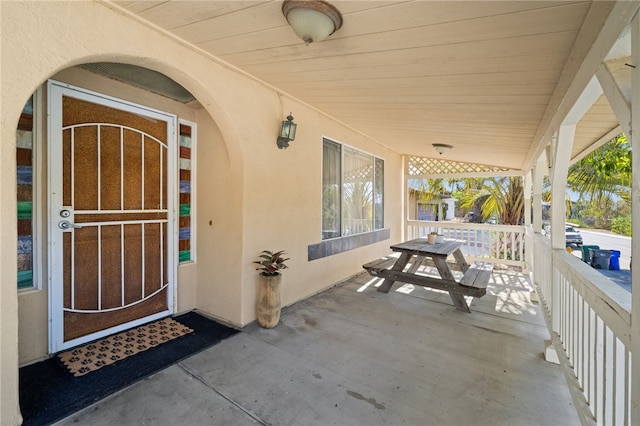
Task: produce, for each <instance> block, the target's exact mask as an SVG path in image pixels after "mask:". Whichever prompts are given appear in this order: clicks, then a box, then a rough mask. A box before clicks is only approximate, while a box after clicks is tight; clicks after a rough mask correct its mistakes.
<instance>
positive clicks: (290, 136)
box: [278, 113, 298, 149]
mask: <svg viewBox="0 0 640 426" xmlns="http://www.w3.org/2000/svg"><path fill="white" fill-rule="evenodd" d="M296 127H298V125H297V124H296V123H294V122H293V116H292V115H291V113H289V115H288V116H287V119H286V121H283V122H282V128H281V129H280V136H278V148H280V149H284V148H288V147H289V142H291V141H294V140H295V139H296Z"/></svg>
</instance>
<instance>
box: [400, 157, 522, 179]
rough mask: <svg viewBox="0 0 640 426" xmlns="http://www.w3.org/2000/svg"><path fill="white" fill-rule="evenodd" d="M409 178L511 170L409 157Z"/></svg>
mask: <svg viewBox="0 0 640 426" xmlns="http://www.w3.org/2000/svg"><path fill="white" fill-rule="evenodd" d="M407 168H408V174H409V176H422V175H448V174H461V173H487V172H488V173H495V172H508V171H511V169H506V168H502V167H494V166H486V165H484V164H474V163H462V162H457V161H450V160H440V159H437V158H427V157H409V161H408V166H407Z"/></svg>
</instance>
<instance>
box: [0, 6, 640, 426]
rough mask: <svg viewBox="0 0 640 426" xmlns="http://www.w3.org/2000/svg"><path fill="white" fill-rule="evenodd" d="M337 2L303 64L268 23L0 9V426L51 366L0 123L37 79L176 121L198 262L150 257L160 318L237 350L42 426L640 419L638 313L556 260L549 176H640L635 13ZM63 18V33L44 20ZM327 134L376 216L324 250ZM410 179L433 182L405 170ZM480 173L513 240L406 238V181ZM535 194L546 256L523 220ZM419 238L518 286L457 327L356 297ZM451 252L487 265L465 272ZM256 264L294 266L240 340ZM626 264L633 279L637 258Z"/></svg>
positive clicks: (559, 181)
mask: <svg viewBox="0 0 640 426" xmlns="http://www.w3.org/2000/svg"><path fill="white" fill-rule="evenodd" d="M336 4H337V6H338V8H339V9H340V10H341V11H342V13H343V14H344V17H345V25H344V27H343V29H342V30H341V32H337V33H336V34H334V35H333V36H331V37H330V38H329V39H328V40H327V41H325V42H323V43H318V44H313V45H311V46H305V45H304V43H302V42H301V41H300V40H297V39H296V37H295V35H293V33H292V32H291V29H290V28H289V26H288V25H287V23H286V20H283V16H282V13H281V10H280V9H281V3H280V2H242V1H237V2H215V1H213V2H194V3H183V2H177V1H176V2H174V1H169V2H136V1H132V2H129V1H96V2H57V3H39V2H22V3H20V4H19V3H11V2H8V3H3V2H0V13H2V16H1V17H2V42H3V51H2V61H3V69H2V73H3V74H2V96H1V97H0V98H1V102H2V111H3V112H2V117H3V120H2V123H0V124H1V130H2V134H1V135H2V141H1V142H2V144H1V150H0V160H1V162H2V164H3V167H2V171H0V174H1V175H2V181H3V182H7V185H3V186H2V187H0V198H1V199H2V206H1V207H0V208H1V209H2V223H1V224H0V239H1V240H2V241H6V242H7V243H6V244H3V247H2V248H1V249H0V250H1V251H2V255H1V256H0V266H1V267H2V271H3V276H2V277H1V280H2V285H1V286H0V296H1V297H0V320H1V321H0V338H1V339H2V340H1V345H2V346H1V348H0V359H1V360H2V363H1V364H2V365H1V366H0V368H1V377H2V380H0V391H1V392H0V404H1V405H0V408H1V410H0V416H1V417H0V423H2V424H9V425H13V424H19V423H20V422H21V421H22V418H21V415H20V401H19V398H18V370H19V367H20V366H22V365H27V364H30V363H34V362H37V361H39V360H41V359H45V358H47V357H50V356H52V355H53V353H52V352H53V351H51V350H49V347H48V346H47V344H48V339H49V334H50V333H51V332H52V330H50V329H49V323H50V321H49V318H50V312H49V311H50V310H51V304H50V301H49V299H48V297H49V296H48V292H49V291H50V290H51V289H52V287H51V282H50V274H51V272H52V271H50V270H49V269H48V268H49V267H50V264H49V263H48V260H47V251H48V250H50V246H49V235H48V234H47V232H48V230H50V229H49V228H48V227H50V224H48V223H47V220H46V219H47V213H46V209H47V198H48V196H49V190H48V189H47V183H48V182H47V179H48V178H47V177H46V176H45V174H44V171H43V172H42V173H43V174H42V175H40V176H39V180H40V183H42V184H44V185H43V186H42V188H40V189H39V190H38V191H39V192H34V194H35V195H34V197H35V196H37V197H39V201H41V209H42V210H41V212H40V213H39V214H40V217H39V218H38V217H36V218H35V219H34V220H38V219H39V220H40V222H39V223H37V224H36V225H40V229H36V231H38V232H39V234H37V235H36V233H34V235H36V237H38V238H39V240H37V241H36V242H37V243H39V244H40V252H37V250H36V251H34V256H35V259H36V261H35V262H34V276H35V277H36V278H34V283H35V284H34V286H32V287H30V288H28V289H18V288H16V283H15V276H14V274H13V272H14V271H15V269H16V268H15V265H16V263H17V262H16V252H17V250H16V244H15V241H16V240H17V238H16V236H17V235H16V222H17V221H18V216H17V214H16V212H17V208H16V207H17V206H16V185H15V183H16V126H17V123H18V122H19V117H20V115H21V111H22V108H23V106H24V104H25V101H26V100H27V99H29V97H30V96H31V95H32V94H34V92H35V91H36V90H38V88H39V87H40V86H42V85H43V84H44V83H45V82H46V81H47V80H48V79H52V78H54V79H55V78H57V79H59V80H60V81H62V82H63V83H66V84H72V85H78V84H80V83H83V84H85V86H86V87H84V88H86V89H90V90H92V91H96V92H99V93H104V94H106V95H107V96H114V97H118V98H123V99H125V100H127V101H128V102H135V103H140V104H144V105H147V106H150V107H151V108H160V109H163V110H165V109H166V110H167V111H169V112H173V113H174V114H176V115H177V116H178V117H181V118H186V119H188V121H190V122H191V121H192V122H194V123H197V124H198V126H199V127H198V129H200V130H201V132H200V136H201V137H202V138H201V139H202V143H201V144H200V145H199V147H198V151H197V154H194V158H193V159H194V163H195V160H197V162H198V164H199V169H198V171H197V172H195V171H194V181H193V182H194V183H198V185H197V186H198V188H199V189H198V191H199V192H195V191H194V200H197V202H194V204H193V208H194V216H193V220H194V223H196V224H197V227H194V228H193V235H194V239H193V244H194V250H195V248H197V250H198V257H195V256H194V257H193V258H192V260H190V261H189V262H187V263H185V264H178V262H177V261H176V260H175V259H172V260H171V261H172V262H174V263H175V268H176V271H175V273H174V277H173V278H174V281H175V282H174V283H173V285H174V287H173V288H174V290H175V291H174V292H175V296H176V298H175V300H174V301H173V305H172V312H173V313H180V312H188V311H192V310H196V311H199V312H202V313H203V314H206V315H209V316H211V317H213V318H216V319H218V320H220V321H221V322H224V323H226V324H230V325H232V326H234V327H236V328H242V329H243V332H242V333H240V334H239V335H237V336H235V337H233V338H230V339H228V340H226V341H224V342H223V343H222V344H219V345H217V346H215V347H213V348H211V349H209V350H207V351H205V352H202V353H200V354H198V355H196V356H194V357H191V358H189V359H188V360H185V361H183V362H181V363H179V364H177V365H174V366H172V367H170V368H169V369H167V370H166V371H163V372H161V373H159V374H157V375H155V376H153V377H150V378H148V379H146V380H144V381H142V382H139V383H138V384H136V385H134V386H132V387H131V388H129V389H127V390H126V391H123V392H121V393H119V394H116V395H114V396H112V397H111V398H109V399H108V400H105V401H104V402H101V403H99V404H98V405H96V406H93V407H91V408H89V409H87V410H85V411H83V412H81V413H78V414H77V415H76V416H74V417H71V418H69V419H67V420H65V421H64V422H63V423H64V424H74V423H75V422H80V423H91V424H100V422H102V423H103V424H114V423H119V424H139V423H144V422H157V423H178V422H182V423H184V424H200V423H206V422H213V423H221V424H230V423H239V424H253V423H258V424H328V423H338V424H348V423H351V424H362V423H366V424H382V423H402V422H405V423H407V424H425V423H426V424H464V423H474V424H579V423H581V424H614V425H617V424H637V423H638V418H640V356H632V355H633V354H636V355H637V354H640V321H638V318H640V293H638V292H635V293H633V294H632V295H629V294H623V293H620V292H618V291H616V290H615V287H611V286H609V285H608V282H607V280H606V279H605V278H603V277H602V276H600V275H597V274H593V273H592V272H593V271H591V270H589V268H588V267H586V266H585V265H584V264H582V263H581V262H580V261H579V260H578V259H577V258H575V257H572V256H570V255H569V254H568V253H567V252H566V251H565V241H564V223H565V211H564V208H563V206H564V197H565V183H566V176H567V169H568V167H569V165H570V164H571V163H572V162H575V161H577V160H579V159H580V158H582V157H583V156H585V155H587V154H588V153H589V152H592V151H593V150H595V149H596V148H597V147H599V146H601V145H603V144H604V143H606V142H607V141H608V140H610V139H611V138H613V137H615V136H616V135H618V134H620V133H621V132H624V133H625V134H627V136H628V137H629V140H630V142H631V144H632V147H633V148H634V149H633V151H635V153H636V155H635V156H634V158H633V169H634V170H635V171H638V170H640V157H639V156H638V155H637V153H638V152H640V151H639V150H640V140H639V139H638V138H637V137H632V136H633V133H634V132H633V131H632V130H633V129H638V128H640V107H639V105H640V65H639V64H640V19H639V18H638V16H637V12H638V9H639V8H640V3H639V2H634V1H612V2H606V1H587V2H583V1H558V2H546V1H540V2H537V1H533V2H519V1H513V2H422V1H416V2H404V1H390V2H373V1H372V2H367V1H362V2H348V1H345V2H336ZM185 5H191V6H192V7H195V9H193V8H191V7H186V6H185ZM195 5H197V7H196V6H195ZM70 15H73V16H75V17H77V19H76V22H75V24H74V25H73V26H69V25H64V22H66V21H67V20H68V17H69V16H70ZM107 34H108V36H107ZM42 40H50V41H52V42H51V43H49V44H47V43H43V42H42ZM79 40H81V41H82V42H81V43H79V42H78V41H79ZM177 58H180V61H178V60H177ZM92 63H116V64H120V63H122V64H131V65H135V66H138V67H141V68H144V69H147V70H152V71H156V72H159V73H161V74H164V75H165V76H168V77H170V79H173V80H174V81H175V82H177V83H178V85H181V86H183V87H184V88H186V89H187V91H190V92H191V93H192V94H193V95H194V97H195V100H194V101H192V102H190V103H189V104H179V105H178V104H176V103H175V102H174V101H169V100H167V99H165V97H163V96H160V95H157V94H155V93H151V91H149V90H147V89H146V88H140V87H135V88H134V87H133V86H132V85H130V84H129V82H121V81H117V82H114V81H113V80H112V79H110V78H108V77H105V76H102V75H99V76H96V75H89V74H87V73H88V72H89V71H87V70H84V69H81V68H82V66H83V65H86V64H92ZM65 79H66V80H65ZM79 82H80V83H79ZM291 110H293V111H292V114H293V115H294V116H295V117H296V121H297V122H298V124H299V128H298V135H297V140H296V141H295V142H294V143H292V144H291V146H290V147H289V148H288V149H287V150H281V149H278V148H277V146H276V141H275V139H276V134H277V131H278V126H279V124H280V122H281V120H282V119H283V118H284V117H285V116H286V114H287V113H288V112H289V111H291ZM40 124H41V125H42V124H46V123H44V122H43V123H40ZM44 127H45V126H43V128H44ZM326 138H332V139H331V141H333V142H332V143H334V145H340V146H342V145H344V146H345V147H346V148H347V149H351V148H353V147H355V148H356V149H357V150H358V151H359V152H358V153H357V154H358V155H360V154H364V155H365V156H366V157H367V158H371V159H373V162H372V163H371V164H372V165H373V166H377V165H379V164H382V165H383V171H384V173H383V174H382V179H381V182H378V181H376V182H375V184H380V185H379V187H382V188H384V192H383V197H379V199H378V200H377V201H380V200H381V201H382V202H378V204H376V209H377V210H375V212H376V214H380V213H382V214H381V215H379V216H378V217H376V219H377V220H378V221H374V220H373V219H371V218H367V224H366V227H362V228H359V227H356V226H353V227H351V228H349V229H348V230H347V231H349V232H345V228H344V227H343V228H342V229H340V228H337V229H334V228H326V229H325V226H324V223H323V220H324V219H325V211H324V207H325V206H324V205H323V198H322V197H323V194H321V191H322V190H324V189H325V188H321V187H322V183H321V182H322V180H323V177H324V176H323V161H324V158H323V143H324V142H325V140H326ZM44 139H45V140H46V138H44ZM443 139H445V140H444V142H447V143H450V144H452V145H453V149H452V150H450V151H449V152H447V153H445V154H443V155H439V154H438V153H436V151H435V150H434V149H433V146H432V144H433V143H440V142H443ZM331 141H330V142H331ZM44 147H45V149H46V143H45V145H44ZM194 152H195V150H194ZM411 158H414V159H425V158H428V159H429V162H431V163H432V164H435V165H436V167H434V168H428V169H424V170H423V169H420V168H412V167H410V166H411ZM380 162H382V163H380ZM43 164H44V163H43ZM455 164H457V165H458V166H451V165H455ZM44 165H45V166H46V164H44ZM438 167H440V169H438ZM45 168H46V167H45ZM495 175H500V176H505V175H507V176H518V177H521V178H522V179H523V180H524V182H525V191H524V194H525V195H524V202H525V222H524V224H522V225H518V226H503V225H477V226H475V225H472V224H457V225H449V224H446V222H425V221H410V220H409V219H408V218H409V215H408V214H407V210H408V205H409V204H408V202H407V198H408V197H407V193H408V191H407V188H408V185H407V181H408V179H410V178H412V177H415V176H426V177H438V178H442V177H483V176H495ZM639 175H640V174H638V173H635V175H634V182H633V196H632V200H633V209H634V212H635V214H634V215H633V222H634V229H635V230H636V234H637V232H638V231H637V230H638V229H640V215H638V214H637V211H638V210H640V193H639V191H640V190H639V188H640V180H639V179H640V178H639V177H638V176H639ZM36 176H37V175H36ZM546 176H548V177H550V179H551V185H552V197H553V198H552V205H553V206H554V207H555V208H554V209H553V211H552V223H551V238H550V239H549V238H548V237H546V236H543V235H542V221H541V211H542V208H541V206H542V182H543V179H544V177H546ZM37 177H38V176H37ZM368 179H370V180H371V183H372V185H373V183H374V181H373V178H372V177H368ZM267 181H268V182H276V183H277V184H274V185H265V182H267ZM194 187H195V185H194ZM372 204H373V203H372ZM174 207H175V206H174ZM372 210H373V207H372ZM53 213H54V214H55V213H56V212H53ZM344 219H345V222H347V220H348V219H353V218H352V217H349V218H344ZM34 223H36V222H34ZM34 228H37V226H35V227H34ZM53 228H54V229H55V226H54V227H53ZM433 228H436V229H438V230H441V229H443V228H447V229H446V232H447V233H448V235H449V236H451V237H452V238H456V239H460V240H462V241H465V243H466V244H467V251H466V252H465V253H466V255H467V256H469V257H470V259H471V260H476V259H479V260H486V261H491V262H494V263H496V264H500V265H508V266H511V267H514V266H515V267H520V268H521V272H516V271H509V270H508V269H496V270H495V272H494V274H493V278H492V281H491V283H490V285H489V290H488V293H487V295H486V296H484V297H483V298H480V299H475V300H474V301H473V302H472V304H471V310H472V313H471V314H462V313H460V312H458V311H456V310H455V309H454V308H453V307H452V305H451V302H450V300H449V298H448V296H447V295H446V294H443V293H438V292H434V291H432V290H428V289H423V288H411V287H408V286H401V285H400V284H396V286H395V287H394V288H393V290H392V292H390V293H389V294H381V293H378V292H377V291H376V290H375V286H376V285H378V284H379V282H376V280H375V279H373V278H372V277H369V276H368V275H366V274H365V273H364V272H363V271H362V269H361V265H362V264H363V263H365V262H367V261H370V260H373V259H375V258H378V257H380V256H384V255H386V254H388V253H389V246H390V245H391V244H393V243H398V242H401V241H405V240H408V239H411V238H415V237H418V236H421V235H425V233H426V232H428V231H429V230H431V229H433ZM283 230H286V232H284V231H283ZM326 230H331V232H336V233H335V234H333V233H332V234H324V233H323V232H324V231H326ZM353 230H357V233H358V234H357V235H351V231H353ZM361 231H362V232H361ZM176 233H177V230H176ZM471 234H475V235H485V234H486V238H487V241H491V242H492V245H490V246H483V247H484V249H482V250H479V251H478V250H477V249H478V244H477V241H478V240H477V239H474V240H471V239H469V238H467V237H468V236H469V235H471ZM495 235H499V237H498V238H494V237H495ZM483 238H485V237H483ZM491 238H493V239H491ZM636 241H637V239H636ZM493 243H495V244H493ZM35 245H36V243H34V246H35ZM638 245H640V243H638V242H635V243H633V245H632V246H633V247H637V246H638ZM263 249H277V250H279V249H286V251H287V252H288V254H289V255H291V257H292V264H291V271H289V272H290V273H289V275H287V276H286V281H285V287H284V290H283V303H284V305H287V307H286V308H285V310H284V315H283V318H282V322H281V324H280V325H279V326H278V328H276V329H274V330H263V329H259V328H258V327H257V326H256V325H255V324H254V323H253V321H254V320H255V311H254V304H255V296H256V284H257V274H256V272H255V270H254V265H252V263H251V262H252V261H253V260H254V259H255V256H256V254H257V253H259V252H260V250H263ZM485 249H486V250H485ZM637 250H640V248H637V249H636V250H635V251H637ZM633 262H634V264H635V265H636V268H635V269H636V271H637V270H639V269H638V268H640V264H639V262H640V257H638V256H636V260H635V261H633ZM5 271H7V272H6V273H5ZM349 277H350V278H349ZM634 281H635V282H637V279H635V278H634ZM336 283H337V284H336ZM536 297H537V299H538V300H539V301H538V302H535V301H534V300H533V299H535V298H536ZM632 299H633V300H632ZM548 361H554V362H548Z"/></svg>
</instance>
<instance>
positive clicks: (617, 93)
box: [596, 63, 634, 135]
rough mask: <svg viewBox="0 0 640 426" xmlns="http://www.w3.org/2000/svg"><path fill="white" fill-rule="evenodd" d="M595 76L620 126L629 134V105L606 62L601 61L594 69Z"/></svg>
mask: <svg viewBox="0 0 640 426" xmlns="http://www.w3.org/2000/svg"><path fill="white" fill-rule="evenodd" d="M632 66H634V65H632ZM596 77H597V78H598V82H599V83H600V86H601V87H602V90H603V91H604V95H605V96H606V97H607V101H608V102H609V105H611V109H613V113H614V114H615V115H616V118H617V119H618V123H620V127H622V130H623V131H624V133H625V134H626V135H630V134H631V105H630V104H629V102H628V101H627V99H626V98H625V97H624V94H623V93H622V90H620V86H618V83H616V80H615V79H614V78H613V75H611V71H609V68H608V67H607V64H605V63H602V64H601V65H600V66H599V67H598V71H596Z"/></svg>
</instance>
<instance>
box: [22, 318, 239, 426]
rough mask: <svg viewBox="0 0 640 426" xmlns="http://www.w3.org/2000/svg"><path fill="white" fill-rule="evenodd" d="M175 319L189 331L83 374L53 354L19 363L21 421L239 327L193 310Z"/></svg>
mask: <svg viewBox="0 0 640 426" xmlns="http://www.w3.org/2000/svg"><path fill="white" fill-rule="evenodd" d="M174 319H175V320H177V321H179V322H180V323H181V324H184V325H185V326H187V327H189V328H190V329H192V330H193V332H192V333H189V334H187V335H185V336H182V337H180V338H179V339H175V340H172V341H169V342H167V343H164V344H162V345H160V346H156V347H154V348H151V349H149V350H146V351H144V352H140V353H138V354H136V355H132V356H130V357H127V358H125V359H123V360H121V361H118V362H117V363H115V364H111V365H108V366H105V367H103V368H101V369H100V370H98V371H94V372H93V373H91V374H87V375H85V376H81V377H74V376H73V375H71V374H70V373H69V372H68V371H67V369H66V367H65V366H64V365H62V364H61V363H60V361H59V360H58V358H57V357H52V358H50V359H48V360H46V361H42V362H39V363H36V364H32V365H28V366H26V367H23V368H21V369H20V410H21V411H22V417H23V419H24V422H23V425H48V424H51V423H53V422H56V421H58V420H60V419H63V418H64V417H67V416H69V415H71V414H73V413H75V412H77V411H80V410H81V409H83V408H85V407H88V406H89V405H91V404H93V403H95V402H97V401H99V400H101V399H103V398H105V397H107V396H109V395H111V394H113V393H115V392H117V391H119V390H121V389H124V388H125V387H127V386H130V385H132V384H133V383H135V382H137V381H139V380H142V379H144V378H146V377H148V376H150V375H152V374H154V373H157V372H158V371H160V370H162V369H164V368H166V367H169V366H170V365H172V364H175V363H176V362H178V361H181V360H183V359H185V358H187V357H189V356H191V355H194V354H196V353H198V352H200V351H202V350H204V349H206V348H208V347H211V346H213V345H215V344H216V343H219V342H220V341H222V340H224V339H226V338H227V337H230V336H233V335H234V334H236V333H238V330H234V329H232V328H229V327H226V326H224V325H222V324H219V323H217V322H215V321H212V320H210V319H208V318H205V317H203V316H202V315H198V314H197V313H195V312H189V313H187V314H184V315H180V316H177V317H174Z"/></svg>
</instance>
